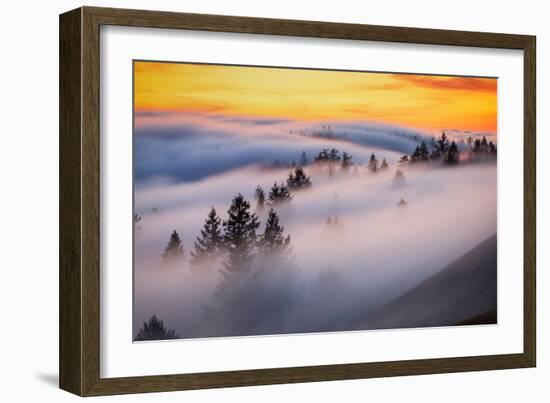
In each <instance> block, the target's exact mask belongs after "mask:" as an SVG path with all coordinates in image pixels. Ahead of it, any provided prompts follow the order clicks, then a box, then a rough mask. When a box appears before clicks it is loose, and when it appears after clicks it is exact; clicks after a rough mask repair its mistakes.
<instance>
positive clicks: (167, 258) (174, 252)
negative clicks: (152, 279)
mask: <svg viewBox="0 0 550 403" xmlns="http://www.w3.org/2000/svg"><path fill="white" fill-rule="evenodd" d="M183 257H184V252H183V243H182V242H181V239H180V236H179V234H178V233H177V231H176V230H174V231H173V232H172V235H170V240H169V241H168V245H166V248H164V252H162V255H161V262H162V263H163V264H168V263H172V262H175V261H177V260H181V259H183Z"/></svg>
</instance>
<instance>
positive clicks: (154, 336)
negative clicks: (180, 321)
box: [135, 315, 179, 341]
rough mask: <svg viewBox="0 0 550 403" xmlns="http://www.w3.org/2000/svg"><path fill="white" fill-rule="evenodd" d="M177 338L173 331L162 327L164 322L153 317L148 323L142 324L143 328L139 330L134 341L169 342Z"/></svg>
mask: <svg viewBox="0 0 550 403" xmlns="http://www.w3.org/2000/svg"><path fill="white" fill-rule="evenodd" d="M178 338H179V336H178V335H177V334H176V332H175V331H174V330H173V329H166V328H165V327H164V322H163V321H162V320H160V319H158V318H157V317H156V316H155V315H153V316H151V318H150V319H149V321H148V322H143V326H142V328H141V329H139V332H138V334H137V335H136V338H135V341H146V340H169V339H178Z"/></svg>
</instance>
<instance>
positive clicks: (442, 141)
mask: <svg viewBox="0 0 550 403" xmlns="http://www.w3.org/2000/svg"><path fill="white" fill-rule="evenodd" d="M436 148H437V151H438V152H439V154H440V155H444V154H445V153H446V152H447V150H448V149H449V139H448V137H447V135H446V134H445V132H442V133H441V137H440V138H439V139H438V140H437V142H436Z"/></svg>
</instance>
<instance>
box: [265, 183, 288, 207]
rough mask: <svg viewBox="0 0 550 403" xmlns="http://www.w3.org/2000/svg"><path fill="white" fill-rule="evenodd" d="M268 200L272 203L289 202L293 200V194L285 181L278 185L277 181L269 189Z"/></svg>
mask: <svg viewBox="0 0 550 403" xmlns="http://www.w3.org/2000/svg"><path fill="white" fill-rule="evenodd" d="M268 200H269V204H271V205H276V204H282V203H287V202H289V201H291V200H292V195H291V194H290V192H289V190H288V187H287V186H286V185H285V184H284V183H283V182H281V185H278V184H277V182H275V183H274V184H273V186H272V187H271V189H270V190H269V197H268Z"/></svg>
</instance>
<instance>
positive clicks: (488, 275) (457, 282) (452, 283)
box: [353, 234, 497, 329]
mask: <svg viewBox="0 0 550 403" xmlns="http://www.w3.org/2000/svg"><path fill="white" fill-rule="evenodd" d="M496 309H497V236H496V234H495V235H493V236H492V237H490V238H488V239H486V240H485V241H483V242H482V243H480V244H479V245H478V246H476V247H475V248H473V249H472V250H470V251H469V252H468V253H466V254H465V255H463V256H462V257H460V258H458V259H457V260H455V261H454V262H452V263H451V264H449V265H448V266H447V267H445V268H444V269H442V270H441V271H440V272H438V273H437V274H435V275H433V276H431V277H429V278H428V279H426V280H424V281H423V282H421V283H420V284H418V285H417V286H416V287H414V288H412V289H410V290H409V291H407V292H406V293H405V294H403V295H402V296H400V297H398V298H397V299H395V300H394V301H392V302H390V303H389V304H387V305H386V306H384V307H383V308H381V309H380V310H379V311H377V312H375V313H373V314H372V315H370V316H369V317H368V318H366V319H363V320H361V321H358V322H357V323H355V324H353V327H354V328H357V329H388V328H407V327H429V326H450V325H457V324H478V323H496ZM478 318H482V319H483V318H485V319H484V320H482V321H480V320H478ZM487 318H488V319H487Z"/></svg>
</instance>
